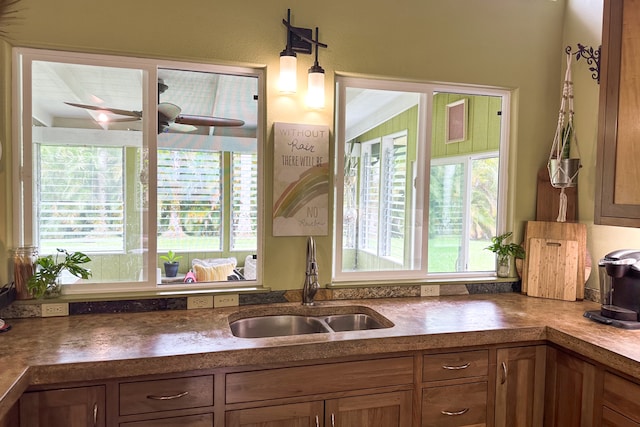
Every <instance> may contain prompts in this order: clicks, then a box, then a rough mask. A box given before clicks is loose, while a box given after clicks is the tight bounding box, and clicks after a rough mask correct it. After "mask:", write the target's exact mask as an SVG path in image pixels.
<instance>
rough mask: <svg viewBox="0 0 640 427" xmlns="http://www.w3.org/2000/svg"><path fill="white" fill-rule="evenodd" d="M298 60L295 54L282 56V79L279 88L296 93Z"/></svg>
mask: <svg viewBox="0 0 640 427" xmlns="http://www.w3.org/2000/svg"><path fill="white" fill-rule="evenodd" d="M297 68H298V62H297V60H296V57H295V56H288V55H283V56H280V80H279V81H278V90H280V92H284V93H296V87H297V85H298V81H297V75H296V70H297Z"/></svg>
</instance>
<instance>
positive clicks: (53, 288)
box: [27, 249, 91, 298]
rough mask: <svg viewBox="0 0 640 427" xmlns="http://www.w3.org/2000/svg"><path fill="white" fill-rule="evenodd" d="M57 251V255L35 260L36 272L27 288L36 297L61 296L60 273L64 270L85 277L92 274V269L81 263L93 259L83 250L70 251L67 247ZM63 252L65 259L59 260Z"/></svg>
mask: <svg viewBox="0 0 640 427" xmlns="http://www.w3.org/2000/svg"><path fill="white" fill-rule="evenodd" d="M57 251H58V253H56V255H55V257H54V256H53V255H47V256H41V257H38V259H37V260H36V262H35V267H36V272H35V274H34V275H33V276H31V277H30V278H29V281H28V282H27V289H28V290H29V292H30V293H31V295H33V296H34V297H35V298H41V297H45V298H55V297H58V296H60V294H61V293H62V287H61V284H60V274H61V273H62V272H63V271H64V270H67V271H68V272H69V273H71V274H73V275H74V276H76V277H80V278H83V279H88V278H89V277H90V276H91V271H89V270H88V269H86V268H84V267H82V265H81V264H86V263H88V262H89V261H91V258H89V257H88V256H87V255H85V254H83V253H82V252H73V253H69V252H67V250H66V249H57ZM61 254H64V259H62V260H59V257H60V255H61Z"/></svg>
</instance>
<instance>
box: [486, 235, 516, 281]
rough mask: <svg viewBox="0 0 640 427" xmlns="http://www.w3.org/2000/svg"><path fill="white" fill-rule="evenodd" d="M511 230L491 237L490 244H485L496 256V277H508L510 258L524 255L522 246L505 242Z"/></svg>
mask: <svg viewBox="0 0 640 427" xmlns="http://www.w3.org/2000/svg"><path fill="white" fill-rule="evenodd" d="M512 234H513V232H511V231H508V232H506V233H504V234H501V235H499V236H495V237H492V238H491V243H492V244H491V246H487V247H486V248H485V249H488V250H490V251H491V252H493V253H495V254H496V256H497V258H496V263H497V264H496V274H497V275H498V277H509V275H510V273H511V259H512V258H520V259H523V258H524V257H525V251H524V248H523V247H522V246H520V245H518V244H516V243H505V241H506V240H508V239H509V238H510V237H511V235H512Z"/></svg>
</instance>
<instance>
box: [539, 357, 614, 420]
mask: <svg viewBox="0 0 640 427" xmlns="http://www.w3.org/2000/svg"><path fill="white" fill-rule="evenodd" d="M545 387H546V393H545V416H544V418H545V420H544V425H545V427H596V426H599V425H600V424H599V422H598V419H599V418H600V411H601V403H600V397H599V396H600V394H601V390H602V370H601V369H599V368H596V367H595V366H594V365H593V364H591V363H588V362H586V361H584V360H582V359H579V358H577V357H575V356H572V355H570V354H568V353H566V352H564V351H561V350H558V349H556V348H553V347H548V348H547V374H546V386H545Z"/></svg>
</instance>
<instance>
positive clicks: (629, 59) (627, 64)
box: [594, 0, 640, 227]
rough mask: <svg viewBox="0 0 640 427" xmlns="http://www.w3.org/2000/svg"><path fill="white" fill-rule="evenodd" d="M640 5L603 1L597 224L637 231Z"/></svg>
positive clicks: (632, 1)
mask: <svg viewBox="0 0 640 427" xmlns="http://www.w3.org/2000/svg"><path fill="white" fill-rule="evenodd" d="M638 22H640V2H638V1H635V0H605V1H604V18H603V31H602V57H601V74H600V110H599V118H598V163H597V178H596V197H595V209H596V210H595V218H594V222H595V223H596V224H602V225H617V226H627V227H640V187H639V186H638V182H640V144H638V141H639V140H640V120H639V117H640V56H638V55H637V52H638V51H640V26H638V25H637V23H638Z"/></svg>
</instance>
